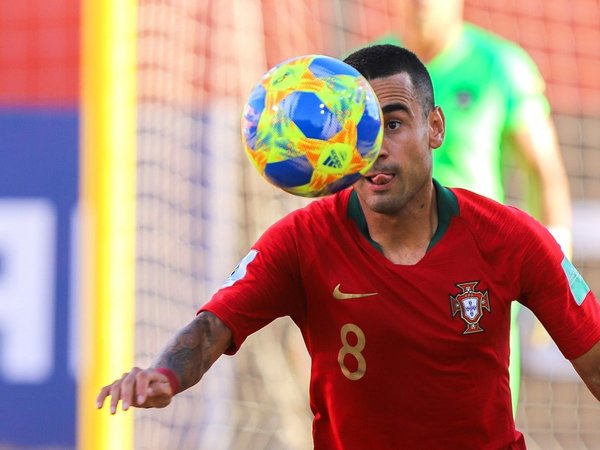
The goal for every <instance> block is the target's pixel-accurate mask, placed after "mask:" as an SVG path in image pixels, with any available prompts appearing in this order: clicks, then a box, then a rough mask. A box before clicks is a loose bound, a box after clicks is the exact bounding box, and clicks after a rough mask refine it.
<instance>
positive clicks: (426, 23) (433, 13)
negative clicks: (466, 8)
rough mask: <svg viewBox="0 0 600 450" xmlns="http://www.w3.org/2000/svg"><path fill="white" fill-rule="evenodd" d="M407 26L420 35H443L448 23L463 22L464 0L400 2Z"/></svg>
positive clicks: (405, 0) (408, 0) (409, 0)
mask: <svg viewBox="0 0 600 450" xmlns="http://www.w3.org/2000/svg"><path fill="white" fill-rule="evenodd" d="M397 3H400V5H399V6H400V8H401V9H400V10H401V11H402V12H403V14H404V15H405V18H406V23H405V25H406V26H408V27H411V28H415V29H419V30H421V31H420V33H424V34H426V35H427V34H428V33H437V34H440V33H441V34H442V35H443V33H444V30H445V24H446V23H447V22H448V21H456V20H462V14H463V3H464V2H463V0H399V1H397Z"/></svg>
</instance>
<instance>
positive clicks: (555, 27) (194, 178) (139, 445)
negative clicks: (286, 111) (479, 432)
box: [135, 0, 600, 450]
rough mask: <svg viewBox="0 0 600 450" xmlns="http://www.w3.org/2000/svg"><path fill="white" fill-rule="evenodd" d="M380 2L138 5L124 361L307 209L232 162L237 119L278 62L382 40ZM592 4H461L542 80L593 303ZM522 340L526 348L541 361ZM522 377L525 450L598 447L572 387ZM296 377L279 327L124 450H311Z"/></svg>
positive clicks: (302, 381) (597, 415)
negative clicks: (134, 181) (131, 276)
mask: <svg viewBox="0 0 600 450" xmlns="http://www.w3.org/2000/svg"><path fill="white" fill-rule="evenodd" d="M393 3H394V2H392V1H387V0H362V1H359V0H354V1H352V0H346V1H344V0H332V1H326V2H324V1H319V0H305V1H299V0H239V1H238V0H236V1H230V0H211V1H208V0H204V1H181V0H140V1H139V28H138V51H139V57H138V58H139V59H138V83H139V94H138V95H139V97H138V162H137V172H138V186H137V189H138V193H137V244H136V246H137V258H136V264H137V280H136V283H137V285H136V286H137V287H136V309H137V317H136V364H138V365H141V366H143V365H146V364H149V363H150V362H151V361H152V359H153V358H154V356H155V355H156V353H157V352H158V351H159V350H160V349H161V348H162V346H163V345H164V344H165V343H166V342H167V340H168V339H169V338H170V337H171V336H172V335H173V333H174V332H175V331H176V330H177V329H179V328H180V327H181V326H183V325H184V324H186V323H187V322H188V321H189V320H191V319H192V318H193V317H194V314H195V312H196V310H197V308H198V307H199V306H201V305H202V304H203V303H204V302H205V301H206V300H207V299H208V298H209V296H210V295H211V293H212V292H214V291H215V290H216V289H217V288H218V287H219V286H220V284H221V283H222V282H223V281H224V280H225V278H226V277H227V276H228V274H229V273H230V272H231V271H232V269H233V268H234V267H235V265H236V264H237V262H238V261H239V259H240V258H241V257H242V256H243V255H244V254H245V253H246V252H247V250H248V248H249V246H250V245H251V244H252V243H253V242H254V240H255V239H256V238H257V237H258V236H259V234H260V233H261V232H262V231H263V230H264V229H265V228H266V227H267V226H268V225H270V224H271V223H272V222H273V221H274V220H276V219H278V218H279V217H281V216H282V215H283V214H284V213H286V212H287V211H290V210H292V209H294V208H296V207H298V206H300V205H302V204H304V203H305V201H304V200H302V199H299V198H296V197H293V196H291V195H288V194H283V193H280V192H279V191H277V190H276V189H274V188H273V187H271V186H269V185H268V184H267V183H265V182H264V181H263V180H262V179H260V177H259V176H258V175H257V174H256V173H255V170H254V168H253V167H252V166H251V165H250V164H249V163H248V161H247V160H246V157H245V155H244V154H243V151H242V148H241V144H240V131H239V126H240V120H239V119H240V116H241V109H242V104H243V101H244V99H245V97H246V95H247V94H248V93H249V91H250V89H251V87H252V86H253V84H254V83H255V82H257V81H258V79H259V78H260V76H261V75H262V74H263V73H264V71H265V70H266V69H267V68H269V67H271V66H272V65H274V64H276V63H278V62H280V61H282V60H284V59H287V58H290V57H293V56H297V55H301V54H309V53H322V54H328V55H333V56H335V55H343V54H344V53H346V52H347V51H349V50H351V49H354V48H357V47H359V46H361V45H362V44H365V43H366V42H368V41H369V40H370V39H373V38H375V37H377V36H379V35H381V34H383V33H386V32H391V30H390V26H391V25H390V24H391V21H392V20H391V19H392V18H393V17H394V15H395V14H401V11H400V10H396V9H394V8H393ZM396 3H401V2H396ZM400 9H401V8H400ZM599 9H600V6H599V4H598V2H597V1H595V0H579V1H577V2H571V1H569V0H555V1H552V2H542V1H528V2H515V1H509V2H507V1H505V0H504V1H503V0H488V1H486V0H467V1H466V4H465V14H466V17H467V19H469V20H471V21H473V22H474V23H476V24H479V25H481V26H483V27H485V28H488V29H490V30H493V31H496V32H497V33H499V34H500V35H502V36H504V37H507V38H509V39H513V40H515V41H516V42H518V43H520V44H521V45H522V46H523V47H525V49H526V50H528V51H529V52H530V54H531V55H532V57H533V58H534V60H535V61H536V62H537V63H538V65H539V67H540V70H541V71H542V73H543V75H544V76H545V78H546V81H547V87H548V95H549V99H550V102H551V104H552V106H553V111H554V113H553V114H554V119H555V121H556V124H557V127H558V132H559V139H560V142H561V149H562V152H563V155H564V158H565V162H566V166H567V170H568V174H569V177H570V182H571V188H572V194H573V201H574V205H575V208H576V217H575V226H576V227H580V228H577V231H578V236H579V238H578V237H577V236H576V240H575V242H574V248H575V254H574V260H575V264H576V265H577V266H578V267H579V268H580V269H581V271H582V274H583V275H584V277H585V278H586V279H587V281H588V283H589V284H590V285H591V287H592V289H594V290H595V291H596V292H600V249H598V248H596V249H594V247H593V245H591V246H590V245H589V243H586V242H585V236H590V234H587V233H590V232H589V231H587V229H585V226H586V225H585V223H584V222H585V221H584V219H583V215H584V214H588V215H589V217H588V216H585V217H586V218H587V219H586V220H591V221H592V222H593V221H595V222H596V224H597V225H598V224H600V213H599V212H598V211H599V209H600V208H599V207H598V205H600V178H599V177H598V173H597V171H596V170H594V168H597V167H600V150H599V149H598V146H597V142H600V135H599V134H598V133H599V131H598V126H597V124H598V119H599V117H600V110H599V108H598V106H597V105H600V81H599V80H598V78H597V76H596V74H597V73H598V71H599V70H600V49H599V47H598V46H599V44H598V43H600V30H599V29H598V26H597V24H598V21H599V20H600V11H599ZM590 211H591V212H590ZM594 211H595V212H594ZM531 330H533V331H530V332H529V334H528V335H527V336H525V345H529V347H530V350H531V352H533V353H535V351H536V350H538V349H539V348H548V352H550V353H551V352H552V351H553V350H552V348H551V347H548V345H547V343H546V341H545V340H544V339H545V338H544V336H537V335H536V332H535V330H536V328H535V327H532V328H531ZM525 353H526V352H524V357H525V356H527V355H526V354H525ZM551 357H553V356H552V355H551ZM523 367H524V374H523V386H522V389H521V403H520V405H519V410H518V415H517V422H518V425H519V428H520V429H521V430H522V431H524V432H525V433H526V434H527V436H528V444H529V446H530V447H531V448H536V447H535V446H536V445H539V446H540V448H586V446H587V447H588V448H592V446H593V444H592V443H594V442H595V443H597V442H600V426H599V424H600V407H599V406H598V404H597V402H596V401H595V400H593V398H592V397H591V395H590V394H589V393H588V392H587V390H586V389H585V387H584V386H583V385H582V384H581V383H580V382H578V381H576V380H574V379H573V377H572V376H571V374H569V373H568V372H566V373H552V372H544V370H543V367H542V368H540V367H539V364H538V365H535V364H530V365H528V364H527V363H526V362H525V361H524V364H523ZM308 370H309V361H308V360H307V355H306V350H305V349H304V346H303V344H302V342H301V339H300V336H299V332H298V331H297V330H296V329H295V328H294V326H293V325H292V324H291V321H289V320H285V319H280V320H278V321H276V322H275V323H274V324H271V325H270V326H269V327H267V328H265V329H264V330H261V331H260V332H258V333H256V334H255V335H254V336H252V337H251V338H249V339H248V341H247V342H246V343H245V345H244V347H243V348H242V349H241V350H240V352H239V353H238V354H237V355H236V356H235V357H234V358H229V357H223V358H221V359H220V360H219V361H218V362H217V363H216V364H215V366H213V368H212V369H211V370H210V371H209V372H208V373H207V374H206V375H205V377H204V378H203V380H202V381H201V383H200V385H198V386H196V387H194V388H192V389H190V390H188V391H186V392H184V393H182V394H180V395H178V397H177V399H176V401H174V402H173V403H172V404H171V405H170V406H169V407H168V408H167V409H164V410H158V411H151V410H137V411H136V419H135V448H136V449H155V448H186V449H188V448H207V449H208V448H210V449H248V448H251V449H253V450H254V449H306V448H311V447H312V444H311V442H312V439H311V420H312V417H311V413H310V410H309V408H308ZM528 370H529V372H528Z"/></svg>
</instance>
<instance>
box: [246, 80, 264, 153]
mask: <svg viewBox="0 0 600 450" xmlns="http://www.w3.org/2000/svg"><path fill="white" fill-rule="evenodd" d="M266 96H267V91H266V89H265V88H264V86H262V85H261V84H259V85H257V86H256V87H255V88H254V89H253V90H252V92H250V97H249V98H248V102H247V103H246V107H245V108H244V114H243V116H242V135H243V140H244V141H245V142H246V145H247V146H248V147H250V148H251V149H254V144H255V142H256V129H257V127H258V121H259V120H260V116H261V114H262V112H263V110H264V109H265V99H266Z"/></svg>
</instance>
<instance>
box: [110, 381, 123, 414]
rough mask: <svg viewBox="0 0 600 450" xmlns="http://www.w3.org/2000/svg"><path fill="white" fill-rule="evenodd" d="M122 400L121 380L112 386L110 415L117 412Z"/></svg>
mask: <svg viewBox="0 0 600 450" xmlns="http://www.w3.org/2000/svg"><path fill="white" fill-rule="evenodd" d="M120 399H121V380H117V381H115V382H114V383H113V384H111V385H110V413H111V414H114V413H116V412H117V405H118V404H119V400H120Z"/></svg>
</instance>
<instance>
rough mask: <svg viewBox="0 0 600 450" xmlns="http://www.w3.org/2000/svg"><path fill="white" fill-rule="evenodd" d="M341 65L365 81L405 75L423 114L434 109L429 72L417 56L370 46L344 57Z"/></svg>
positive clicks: (388, 46) (394, 48)
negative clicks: (411, 85) (355, 72)
mask: <svg viewBox="0 0 600 450" xmlns="http://www.w3.org/2000/svg"><path fill="white" fill-rule="evenodd" d="M344 62H345V63H346V64H349V65H351V66H352V67H354V68H355V69H356V70H358V71H359V72H360V73H361V74H362V76H364V77H365V78H366V79H367V80H372V79H374V78H383V77H388V76H391V75H395V74H397V73H407V74H408V76H409V77H410V80H411V81H412V84H413V86H414V87H415V89H416V90H417V93H418V94H419V103H420V104H421V107H422V108H423V113H424V114H425V115H427V114H429V113H430V112H431V110H432V109H433V107H434V106H435V99H434V96H433V84H432V82H431V77H430V75H429V71H428V70H427V68H426V67H425V65H424V64H423V63H422V62H421V60H420V59H419V58H418V57H417V55H415V54H414V53H413V52H411V51H410V50H408V49H406V48H403V47H399V46H397V45H391V44H383V45H372V46H369V47H364V48H361V49H360V50H357V51H355V52H354V53H352V54H350V55H348V56H347V57H346V58H345V59H344Z"/></svg>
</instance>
